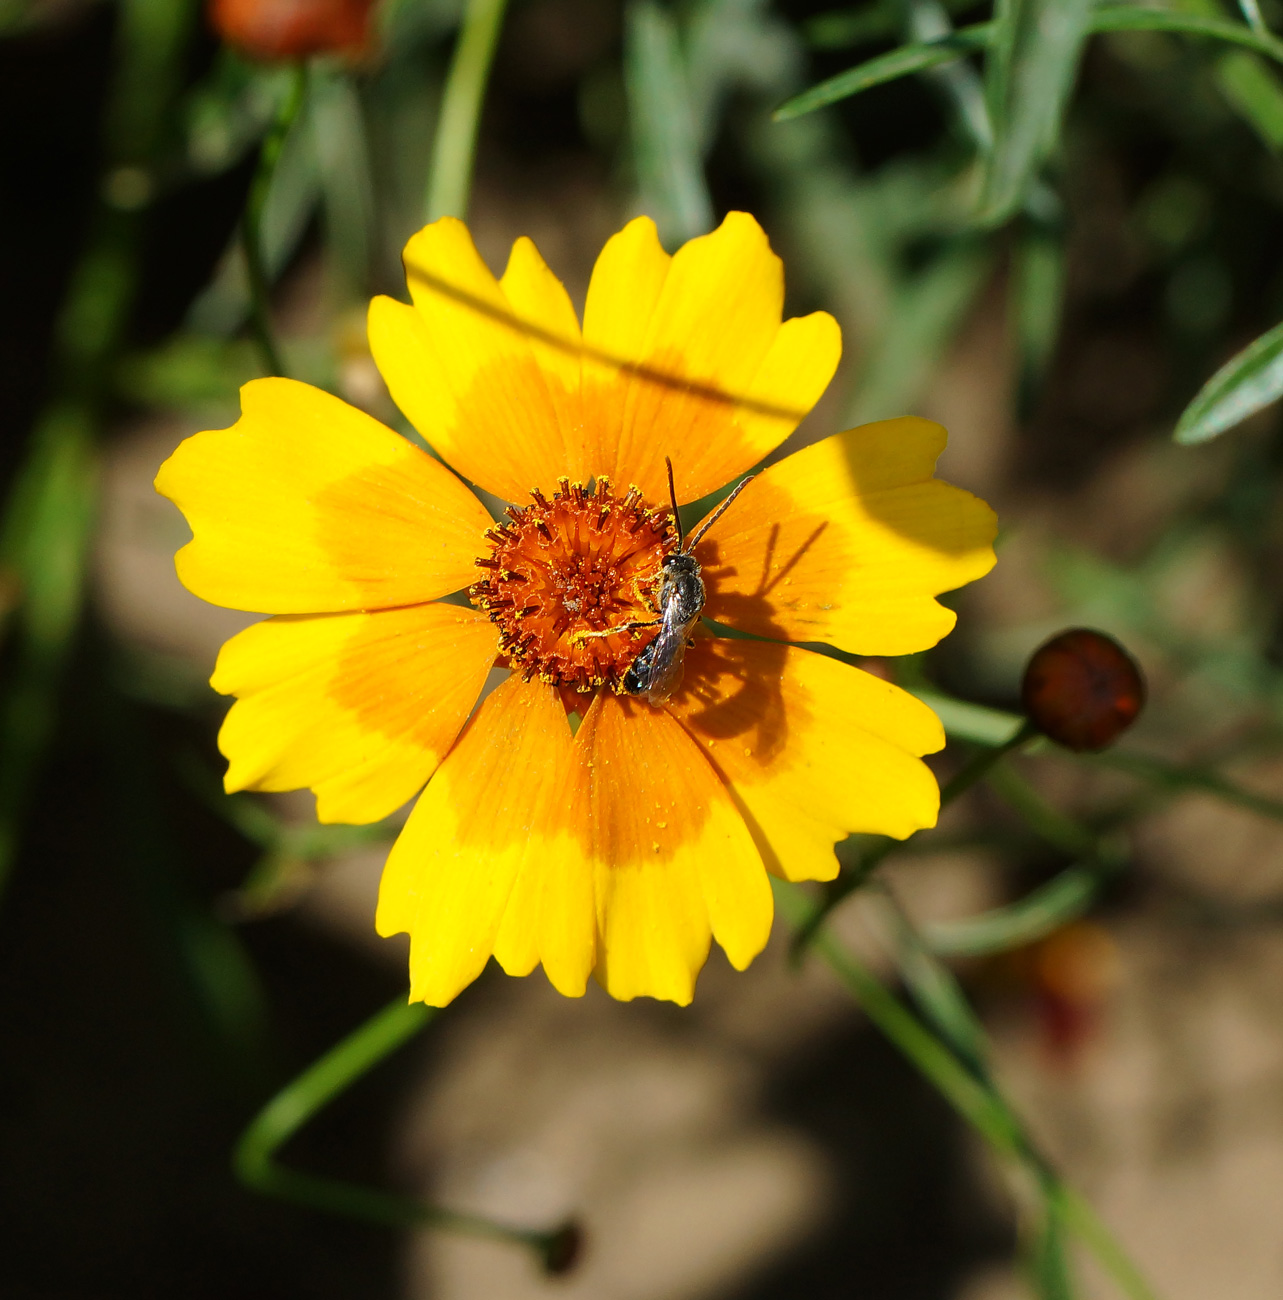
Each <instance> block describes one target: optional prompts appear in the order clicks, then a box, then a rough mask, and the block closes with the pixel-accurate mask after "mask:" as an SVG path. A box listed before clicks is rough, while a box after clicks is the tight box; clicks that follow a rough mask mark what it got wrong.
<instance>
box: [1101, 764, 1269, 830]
mask: <svg viewBox="0 0 1283 1300" xmlns="http://www.w3.org/2000/svg"><path fill="white" fill-rule="evenodd" d="M1076 757H1078V758H1080V759H1082V760H1084V761H1087V762H1090V763H1093V764H1096V765H1099V766H1101V767H1110V768H1113V769H1114V770H1115V771H1118V772H1126V773H1127V774H1128V775H1129V776H1134V777H1138V778H1139V779H1140V780H1142V781H1148V782H1150V783H1151V784H1153V785H1157V786H1161V787H1164V788H1166V789H1168V790H1172V791H1179V790H1199V791H1202V792H1203V793H1205V794H1212V795H1216V796H1217V797H1218V798H1220V799H1224V800H1225V801H1226V802H1227V803H1233V804H1237V805H1238V806H1239V807H1240V808H1247V809H1249V810H1250V811H1251V812H1254V813H1259V814H1260V815H1261V816H1262V817H1272V818H1274V819H1275V820H1283V800H1278V799H1271V798H1270V797H1269V796H1268V795H1264V794H1258V793H1257V792H1256V791H1255V790H1247V789H1244V788H1243V787H1242V786H1241V785H1238V784H1236V783H1235V782H1233V781H1231V780H1229V779H1228V778H1227V777H1224V776H1222V775H1221V774H1220V773H1219V772H1214V771H1210V770H1208V769H1206V768H1200V767H1182V766H1181V765H1180V764H1178V763H1169V762H1167V761H1166V760H1164V759H1161V758H1153V757H1151V756H1150V755H1148V754H1134V753H1127V752H1125V751H1119V750H1105V751H1104V752H1103V753H1099V754H1079V755H1076Z"/></svg>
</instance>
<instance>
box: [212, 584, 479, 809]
mask: <svg viewBox="0 0 1283 1300" xmlns="http://www.w3.org/2000/svg"><path fill="white" fill-rule="evenodd" d="M495 642H496V637H495V631H494V628H493V627H492V626H491V624H490V622H489V621H488V620H487V619H486V618H485V616H484V615H483V614H480V613H478V612H477V611H475V610H470V609H460V608H458V607H457V606H455V605H412V606H410V607H409V608H406V609H386V610H378V611H376V612H374V613H370V614H316V615H310V616H286V617H282V618H272V619H268V620H266V621H265V622H263V623H256V624H255V625H254V626H253V627H249V628H246V629H245V631H244V632H241V633H240V634H239V635H237V636H234V637H233V638H232V639H231V640H230V641H228V642H227V644H226V645H225V646H223V649H222V651H221V652H220V653H219V656H218V666H217V668H216V669H215V670H214V677H213V686H214V689H215V690H217V691H221V692H222V693H223V694H225V695H235V696H237V697H238V700H237V703H235V704H233V705H232V707H231V710H230V711H229V712H228V715H227V718H226V720H225V721H224V723H223V727H222V730H221V731H220V732H219V737H218V743H219V748H220V749H221V750H222V752H223V753H224V754H225V755H226V757H227V759H228V760H229V766H228V770H227V778H226V784H227V788H228V790H298V789H301V788H304V787H307V788H309V789H311V790H313V791H314V792H315V794H316V811H317V816H318V817H319V818H320V820H321V821H323V822H371V821H378V819H379V818H380V817H386V816H387V815H388V814H389V813H391V812H393V811H394V810H395V809H397V808H399V807H400V806H401V805H402V804H403V803H405V802H406V800H408V799H410V798H412V797H413V796H414V795H415V794H416V793H417V792H418V791H419V790H420V789H421V788H422V787H423V784H424V782H425V781H427V779H428V777H430V776H431V775H432V772H433V769H434V768H435V767H436V766H437V764H438V763H439V762H440V761H441V759H442V757H443V756H444V755H445V753H446V751H447V750H448V749H449V748H450V746H451V745H452V744H453V743H454V739H455V737H456V736H457V735H458V734H459V729H460V728H461V727H462V726H463V723H464V720H465V719H466V718H467V716H468V713H469V712H470V711H471V709H472V706H473V704H474V703H475V702H476V699H477V695H478V693H479V692H480V690H481V686H482V683H483V682H484V681H485V677H486V673H487V672H488V671H489V669H490V665H491V664H492V663H493V662H494V655H495Z"/></svg>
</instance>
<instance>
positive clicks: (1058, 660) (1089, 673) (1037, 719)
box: [1020, 627, 1145, 750]
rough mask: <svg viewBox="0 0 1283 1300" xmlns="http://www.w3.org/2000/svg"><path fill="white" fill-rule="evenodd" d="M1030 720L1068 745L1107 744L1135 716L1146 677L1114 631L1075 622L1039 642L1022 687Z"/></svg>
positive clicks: (1093, 746) (1081, 747)
mask: <svg viewBox="0 0 1283 1300" xmlns="http://www.w3.org/2000/svg"><path fill="white" fill-rule="evenodd" d="M1020 696H1021V700H1022V701H1023V703H1024V706H1025V712H1026V713H1027V714H1028V715H1029V720H1030V721H1031V722H1032V723H1033V724H1034V726H1036V727H1037V728H1038V730H1039V731H1041V732H1042V733H1043V734H1044V735H1045V736H1048V737H1049V738H1050V739H1052V740H1054V741H1055V742H1056V743H1057V744H1058V745H1063V746H1064V747H1065V748H1066V749H1074V750H1090V749H1104V748H1105V747H1106V746H1107V745H1111V744H1113V742H1114V741H1115V740H1117V739H1118V737H1119V736H1120V735H1121V734H1122V733H1123V732H1124V731H1125V730H1126V729H1127V728H1128V727H1130V726H1131V724H1132V723H1133V722H1135V721H1136V716H1137V714H1139V713H1140V711H1141V706H1142V705H1143V704H1144V703H1145V679H1144V678H1143V677H1142V676H1141V671H1140V668H1139V667H1137V665H1136V661H1135V660H1134V659H1133V658H1132V657H1131V655H1129V654H1128V653H1127V651H1126V650H1124V649H1123V647H1122V646H1120V645H1119V644H1118V642H1117V641H1115V640H1114V639H1113V638H1112V637H1108V636H1106V635H1105V634H1104V633H1103V632H1093V631H1092V630H1091V629H1090V628H1081V627H1080V628H1072V629H1071V630H1070V631H1068V632H1061V633H1060V634H1059V636H1054V637H1052V639H1051V640H1050V641H1047V642H1046V643H1045V644H1043V645H1041V646H1039V648H1038V649H1037V650H1035V651H1034V654H1033V657H1032V658H1031V659H1030V660H1029V666H1028V667H1027V668H1026V669H1025V680H1024V684H1023V686H1022V687H1021V691H1020Z"/></svg>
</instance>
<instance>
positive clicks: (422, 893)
mask: <svg viewBox="0 0 1283 1300" xmlns="http://www.w3.org/2000/svg"><path fill="white" fill-rule="evenodd" d="M579 779H580V768H579V763H578V760H577V757H576V755H575V753H574V749H573V738H572V736H571V734H570V727H569V724H568V723H567V721H566V713H565V710H564V709H563V708H562V707H561V702H560V700H559V699H558V698H557V695H556V693H555V692H554V691H553V690H552V689H551V688H550V687H548V686H545V685H543V684H542V683H539V682H522V681H521V680H520V679H519V678H516V677H509V678H508V679H507V681H505V682H504V683H503V684H502V685H500V686H499V687H498V688H497V689H496V690H495V691H494V692H493V693H492V694H491V695H490V696H488V697H487V699H486V700H485V701H484V702H483V703H482V705H481V708H480V709H478V710H477V713H476V715H475V716H474V717H473V718H472V720H471V721H470V722H469V724H468V726H467V727H466V729H465V730H464V732H463V735H462V736H460V738H459V742H458V744H456V745H455V747H454V749H453V750H451V752H450V754H449V756H448V757H447V758H446V760H445V762H444V763H442V765H441V767H440V768H439V769H438V770H437V773H436V775H435V776H434V777H433V778H432V781H431V782H430V783H429V785H428V788H427V789H426V790H425V791H424V792H423V794H422V795H421V796H420V798H419V802H418V803H417V804H416V805H415V808H414V811H413V812H412V813H411V814H410V819H409V821H408V822H406V825H405V829H404V830H403V831H402V832H401V836H400V838H399V839H398V840H397V842H396V844H395V845H394V846H393V848H392V852H391V854H390V856H389V857H388V862H387V866H386V867H385V868H384V872H383V881H382V884H381V885H380V887H379V909H378V916H377V918H376V924H377V927H378V931H379V933H380V934H382V935H389V934H397V933H399V932H401V931H409V933H410V997H411V998H412V999H413V1000H416V1001H424V1002H428V1003H430V1004H431V1005H433V1006H444V1005H445V1004H446V1003H447V1002H449V1001H450V1000H451V999H452V998H453V997H455V995H456V994H457V993H458V992H459V991H460V990H461V989H463V988H465V987H466V986H467V985H468V984H470V983H471V982H472V981H473V980H474V979H476V977H477V976H478V975H479V974H480V973H481V971H482V969H483V968H484V967H485V964H486V961H487V960H488V959H489V957H490V955H491V954H492V953H494V952H495V951H496V945H499V951H500V952H501V953H502V955H503V960H504V962H505V965H510V968H511V969H516V970H519V971H520V972H521V973H525V971H527V970H529V969H530V968H531V966H532V965H533V960H532V958H533V959H535V960H537V959H540V958H542V959H543V960H544V962H545V964H546V965H547V967H548V971H549V976H550V977H551V978H552V979H553V982H554V983H555V984H556V985H557V987H558V988H559V989H561V991H562V992H563V993H582V992H583V989H584V983H585V981H586V980H587V978H588V973H589V971H590V970H591V969H592V963H593V960H594V956H595V936H594V930H593V900H592V877H591V873H590V872H589V871H588V870H587V869H586V866H585V865H584V853H583V849H582V847H581V845H580V841H579V839H578V838H577V835H576V832H577V831H579V830H581V829H582V821H581V820H580V818H579V817H578V816H577V815H576V813H577V810H578V809H579V808H581V807H582V803H581V802H580V800H579V799H578V798H577V796H576V790H577V788H578V782H579ZM527 872H529V873H531V875H530V879H529V880H528V881H525V882H524V884H521V885H520V886H519V882H523V879H524V877H525V875H526V873H527ZM541 892H542V893H543V897H538V895H539V894H540V893H541ZM532 895H534V897H533V898H532V897H531V896H532ZM514 901H515V902H516V903H517V904H518V905H520V906H521V908H522V910H521V913H520V918H521V920H522V921H523V922H526V923H530V924H531V926H532V928H530V929H523V930H522V931H521V932H519V933H518V934H516V935H515V936H505V935H504V934H503V933H502V932H501V928H500V927H501V922H502V921H503V918H504V914H505V911H506V909H507V908H508V907H509V906H510V903H512V902H514ZM514 941H515V943H516V945H517V946H516V947H514Z"/></svg>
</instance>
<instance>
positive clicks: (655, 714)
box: [575, 693, 773, 1005]
mask: <svg viewBox="0 0 1283 1300" xmlns="http://www.w3.org/2000/svg"><path fill="white" fill-rule="evenodd" d="M575 740H576V747H577V748H578V750H579V751H580V754H581V755H582V758H583V761H584V763H585V764H586V765H587V775H588V790H589V803H590V811H589V819H588V828H589V829H588V834H589V841H590V845H591V852H592V857H593V860H594V862H595V864H596V872H597V888H596V900H597V916H598V921H597V925H598V964H597V972H596V974H597V978H598V980H599V981H600V982H601V984H602V985H603V986H604V987H605V989H606V991H607V992H608V993H610V994H611V996H612V997H616V998H620V999H624V1000H627V999H630V998H634V997H639V996H648V997H654V998H664V999H667V1000H669V1001H672V1002H677V1003H679V1004H681V1005H685V1004H686V1003H688V1002H689V1001H690V1000H691V997H692V995H693V993H694V988H695V977H696V975H697V974H698V973H699V971H700V969H701V967H702V966H703V964H704V962H705V960H706V959H707V956H708V944H709V934H710V931H711V933H712V935H713V936H715V937H716V939H717V941H718V943H720V944H721V945H722V947H723V948H724V949H725V950H726V954H727V956H728V957H729V958H730V960H731V962H732V964H733V965H735V966H736V967H738V968H739V969H743V968H744V967H745V966H747V965H748V963H749V962H750V961H751V960H752V959H753V958H754V957H755V956H756V955H757V953H759V952H760V951H761V950H762V948H763V947H764V946H765V944H766V940H767V938H768V937H769V935H770V929H771V917H772V906H773V904H772V900H771V892H770V888H769V886H768V884H767V880H766V873H765V872H764V871H763V869H762V859H761V855H760V854H759V853H758V851H757V849H756V847H755V846H754V844H753V840H752V837H751V836H750V835H749V833H748V830H747V828H746V827H745V825H744V820H743V818H742V817H741V815H740V814H739V812H738V811H737V810H736V808H735V806H734V804H733V803H732V802H731V799H730V798H729V796H728V795H727V792H726V790H725V788H724V786H723V785H722V783H721V781H720V780H719V779H718V777H717V774H716V773H715V772H714V770H713V768H712V767H711V766H710V765H709V764H708V763H707V762H706V761H705V760H704V758H703V756H702V755H701V754H700V752H699V750H698V748H697V747H696V745H695V744H694V743H693V741H692V740H691V739H690V737H689V736H688V735H686V733H685V732H684V731H683V730H682V728H681V726H679V725H678V724H677V723H676V722H675V721H674V720H673V719H672V718H670V717H668V715H667V714H665V713H663V712H662V711H660V710H657V709H653V708H651V707H650V706H649V705H645V704H639V703H638V702H636V701H633V700H625V699H621V698H619V697H617V696H614V695H610V694H605V693H603V694H600V695H598V696H597V698H596V699H595V701H594V702H593V704H592V705H591V707H590V708H589V710H588V712H587V714H586V715H585V717H584V720H583V723H582V725H581V726H580V728H579V731H578V734H577V735H576V738H575Z"/></svg>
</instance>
